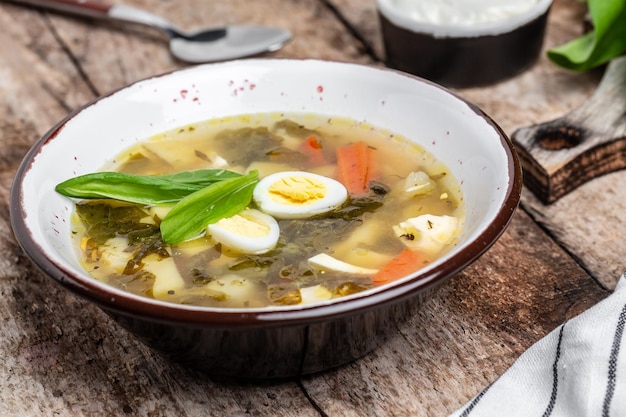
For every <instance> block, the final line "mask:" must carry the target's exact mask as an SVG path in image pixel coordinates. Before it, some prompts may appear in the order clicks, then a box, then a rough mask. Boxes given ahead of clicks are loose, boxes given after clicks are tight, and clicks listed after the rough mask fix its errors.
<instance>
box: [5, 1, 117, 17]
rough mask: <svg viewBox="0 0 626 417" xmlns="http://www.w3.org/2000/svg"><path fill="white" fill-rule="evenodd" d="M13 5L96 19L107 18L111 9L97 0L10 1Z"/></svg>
mask: <svg viewBox="0 0 626 417" xmlns="http://www.w3.org/2000/svg"><path fill="white" fill-rule="evenodd" d="M12 1H13V2H14V3H22V4H28V5H31V6H35V7H41V8H44V9H52V10H58V11H60V12H66V13H71V14H77V15H82V16H88V17H97V18H100V19H103V18H107V17H109V10H111V8H112V7H113V6H112V5H111V4H107V3H103V2H100V1H97V0H12Z"/></svg>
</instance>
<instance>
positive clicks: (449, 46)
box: [379, 4, 550, 88]
mask: <svg viewBox="0 0 626 417" xmlns="http://www.w3.org/2000/svg"><path fill="white" fill-rule="evenodd" d="M539 6H540V4H539V5H538V7H539ZM549 9H550V7H548V8H547V9H546V10H543V9H540V14H539V15H537V16H535V17H532V18H531V20H529V21H527V22H525V23H522V24H521V25H519V26H516V27H513V28H511V29H510V30H505V31H503V32H501V33H498V34H484V35H483V34H479V35H477V36H470V34H467V35H459V36H441V35H435V34H432V33H428V32H426V31H420V29H410V28H407V27H405V26H401V25H400V23H398V21H396V22H394V21H392V18H390V17H388V16H386V15H385V12H384V11H382V10H381V8H379V18H380V23H381V28H382V35H383V43H384V46H385V53H386V60H385V63H386V65H387V66H389V67H391V68H395V69H399V70H401V71H405V72H408V73H411V74H415V75H418V76H420V77H423V78H426V79H429V80H431V81H434V82H436V83H439V84H442V85H444V86H447V87H456V88H464V87H478V86H485V85H489V84H494V83H497V82H500V81H503V80H506V79H508V78H511V77H514V76H516V75H518V74H520V73H521V72H523V71H525V70H526V69H528V68H529V67H531V66H532V65H533V64H534V63H535V62H536V61H537V59H538V57H539V54H540V53H541V48H542V46H543V40H544V36H545V29H546V24H547V19H548V13H549ZM385 11H386V12H387V13H388V12H389V11H388V10H385ZM416 28H417V26H416ZM465 32H467V31H465ZM478 33H480V32H478Z"/></svg>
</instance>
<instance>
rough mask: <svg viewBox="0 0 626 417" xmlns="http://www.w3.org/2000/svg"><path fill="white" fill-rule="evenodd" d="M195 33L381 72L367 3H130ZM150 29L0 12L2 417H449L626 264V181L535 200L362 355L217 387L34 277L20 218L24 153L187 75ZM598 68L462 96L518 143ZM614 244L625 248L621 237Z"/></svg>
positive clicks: (591, 82) (576, 8)
mask: <svg viewBox="0 0 626 417" xmlns="http://www.w3.org/2000/svg"><path fill="white" fill-rule="evenodd" d="M127 4H129V5H133V6H137V7H142V8H146V9H149V10H153V11H155V12H157V13H159V14H161V15H164V16H167V17H168V18H169V19H170V20H172V21H173V22H175V23H177V24H179V25H180V26H182V27H185V28H190V29H193V28H199V27H203V26H210V25H218V24H222V23H233V24H234V23H254V24H264V25H271V26H280V27H285V28H288V29H289V30H291V31H292V32H293V33H294V35H295V38H294V40H293V42H291V43H290V44H289V45H287V46H286V47H285V48H284V49H282V50H280V51H278V52H276V53H273V54H271V55H270V56H275V57H292V58H319V59H326V60H337V61H350V62H357V63H362V64H367V65H375V66H381V65H382V57H383V56H384V52H383V50H382V41H381V38H380V28H379V24H378V19H377V15H376V10H375V4H374V0H213V1H211V2H208V1H206V0H181V1H173V0H128V1H127ZM583 15H584V10H583V9H582V6H581V4H580V3H578V2H577V1H576V0H557V1H556V2H555V5H554V7H553V9H552V12H551V15H550V20H549V27H548V33H547V39H546V44H545V48H548V47H551V46H554V45H557V44H560V43H562V42H564V41H565V40H568V39H571V38H573V37H574V36H577V35H578V34H579V33H580V32H581V30H582V17H583ZM183 66H184V64H183V63H181V62H177V61H176V60H174V59H173V58H172V57H171V56H170V55H169V53H168V50H167V48H166V47H165V44H164V43H163V40H162V38H161V37H160V36H157V35H155V34H154V33H153V32H152V31H150V30H146V29H144V28H138V27H130V26H127V25H126V26H124V25H121V24H108V23H105V22H99V21H90V20H81V19H76V18H72V17H68V16H64V15H59V14H54V13H48V12H42V11H40V10H35V9H31V8H26V7H22V6H19V5H15V4H12V3H6V2H0V114H1V116H0V147H1V152H0V326H1V334H0V398H2V401H0V415H2V416H22V415H24V416H53V415H64V416H65V415H84V416H98V415H132V416H207V415H208V416H221V415H229V416H240V415H241V416H244V415H251V416H404V415H413V416H418V415H419V416H426V415H428V416H446V415H447V414H448V413H450V412H452V411H454V410H455V409H457V408H458V407H460V406H461V405H463V404H464V403H465V402H466V401H467V400H468V399H470V398H471V397H472V396H473V395H475V394H476V393H477V392H478V391H479V390H480V389H481V388H483V387H484V386H486V385H487V384H489V383H490V382H492V381H494V380H495V379H496V378H497V377H498V376H499V375H501V374H502V373H503V372H504V371H505V370H506V369H507V368H508V367H509V366H510V365H511V364H512V363H513V362H514V361H515V359H516V358H517V357H518V356H519V355H520V354H521V353H522V352H523V351H524V350H525V349H527V348H528V347H529V346H530V345H531V344H533V343H534V342H535V341H537V340H538V339H540V338H541V337H542V336H544V335H546V334H547V333H548V332H550V331H551V330H552V329H554V328H555V327H556V326H558V325H559V324H560V323H562V322H563V321H564V320H566V319H568V318H570V317H572V316H574V315H576V314H579V313H580V312H582V311H584V310H585V309H587V308H589V307H590V306H592V305H594V304H595V303H597V302H598V301H599V300H601V299H603V298H605V297H606V296H607V295H609V294H610V291H611V290H612V288H613V287H614V285H615V283H616V280H617V278H618V276H619V275H620V273H621V272H622V270H623V269H625V268H626V267H625V264H624V259H626V245H625V244H624V241H623V237H624V236H626V187H625V186H624V185H623V184H624V183H626V171H618V172H615V173H613V174H609V175H606V176H603V177H601V178H598V179H596V180H593V181H591V182H589V183H587V184H585V185H583V186H582V187H580V188H578V189H577V190H575V191H574V192H572V193H571V194H568V195H566V196H565V197H563V198H562V199H561V200H559V201H557V202H555V203H554V204H551V205H549V206H546V205H543V204H542V203H541V202H540V201H539V200H538V199H537V198H536V197H535V196H534V195H533V194H532V193H531V192H530V191H528V190H524V192H523V197H522V203H521V206H520V209H519V210H518V211H517V212H516V214H515V215H514V217H513V220H512V222H511V225H510V226H509V228H508V229H507V230H506V232H505V233H504V235H503V236H502V237H501V239H500V240H499V241H498V242H497V243H496V244H495V245H494V246H493V247H492V248H491V249H490V250H489V251H488V252H487V253H486V254H485V255H483V256H482V257H481V258H480V259H479V260H478V261H477V262H475V263H474V264H473V265H472V266H471V267H469V268H467V269H466V270H465V271H463V272H462V273H460V274H458V275H457V276H455V277H454V278H452V279H451V280H450V281H449V284H446V285H445V286H444V287H443V288H442V289H441V290H440V291H439V292H438V293H437V294H436V296H435V297H434V298H433V299H431V300H430V301H428V302H427V303H426V304H425V305H424V306H423V308H422V309H421V310H420V311H419V312H418V313H417V314H416V315H415V316H414V317H412V318H411V319H410V320H409V321H408V322H406V323H404V324H403V325H401V326H399V327H398V329H397V332H396V333H395V336H393V337H391V338H390V339H389V340H388V341H387V342H386V343H385V344H384V345H383V346H381V347H380V348H378V349H377V350H375V351H374V352H372V353H371V354H369V355H367V356H366V357H364V358H362V359H360V360H358V361H356V362H353V363H351V364H348V365H345V366H343V367H341V368H339V369H335V370H331V371H328V372H325V373H322V374H318V375H311V376H306V377H302V378H297V379H293V380H285V381H270V382H233V381H220V380H217V379H213V378H210V377H207V376H204V375H199V374H197V373H195V372H193V371H191V370H186V369H181V368H180V367H178V366H177V365H174V364H172V363H169V362H167V361H165V360H163V359H162V358H160V357H158V356H155V355H154V354H153V353H152V352H151V351H150V350H148V349H147V348H146V347H144V346H143V345H142V344H140V343H139V342H137V341H136V340H135V339H134V338H132V337H130V336H129V335H128V334H126V333H125V331H123V330H122V329H121V328H120V327H119V326H118V325H117V324H116V323H114V322H113V321H112V320H111V319H109V318H108V316H106V315H105V314H104V313H102V312H101V311H100V310H99V309H97V308H95V307H93V306H92V305H89V304H87V303H85V302H83V301H82V300H80V299H77V298H76V297H74V296H73V295H70V294H69V293H67V292H66V291H65V290H63V289H62V288H60V287H59V286H57V285H56V284H55V283H53V282H52V280H50V279H48V278H46V277H45V276H43V275H42V274H41V273H39V272H38V271H37V270H36V269H35V268H34V266H33V265H32V264H31V263H30V261H29V260H28V259H27V258H26V257H25V255H24V254H23V253H22V251H21V249H20V248H19V246H18V244H17V242H16V239H15V238H14V236H13V234H12V231H11V227H10V222H9V208H8V207H9V192H10V188H11V184H12V180H13V176H14V174H15V170H16V169H17V166H18V164H19V163H20V160H21V159H22V157H23V156H24V154H25V153H26V151H27V150H28V149H29V147H30V146H31V145H32V144H33V143H34V142H35V141H36V140H37V139H38V138H39V137H40V136H42V135H43V134H44V133H45V132H46V131H47V130H48V129H49V128H51V127H52V126H53V125H54V124H55V123H56V122H57V121H59V120H60V119H62V118H63V117H64V116H65V115H66V114H67V113H68V112H70V111H72V110H73V109H76V108H77V107H79V106H81V105H82V104H84V103H86V102H87V101H89V100H91V99H92V98H94V97H96V96H99V95H101V94H104V93H106V92H107V91H109V90H112V89H116V88H119V87H122V86H124V85H126V84H128V83H130V82H133V81H135V80H138V79H141V78H145V77H149V76H151V75H154V74H158V73H162V72H166V71H170V70H173V69H176V68H180V67H183ZM600 75H601V74H600V73H599V72H597V71H596V72H592V73H585V74H578V73H571V72H568V71H565V70H563V69H560V68H558V67H555V66H554V65H553V64H551V63H550V62H549V61H548V60H547V59H546V58H545V55H544V56H542V57H541V59H540V60H539V62H538V63H537V64H536V65H535V66H534V67H533V68H532V69H530V70H529V71H527V72H525V73H524V74H522V75H520V76H518V77H516V78H514V79H511V80H509V81H506V82H503V83H500V84H497V85H494V86H490V87H485V88H474V89H466V90H458V91H457V92H458V93H459V94H460V95H462V96H464V97H465V98H467V99H469V100H470V101H473V102H474V103H476V104H477V105H479V106H480V107H481V108H483V110H485V111H486V112H487V113H488V114H490V115H491V116H492V117H493V118H494V119H495V120H496V121H497V122H498V123H499V124H500V125H501V126H502V127H503V128H504V129H505V131H507V132H508V133H509V134H512V132H513V131H515V129H517V128H519V127H522V126H525V125H529V124H534V123H538V122H542V121H546V120H551V119H553V118H556V117H558V116H560V115H562V114H564V113H565V112H568V111H570V110H572V109H574V108H576V107H577V106H579V105H580V104H581V103H583V102H584V101H585V100H586V99H587V98H588V97H589V96H590V94H591V93H592V92H593V91H594V89H595V87H596V85H597V83H598V81H599V78H600ZM620 237H621V241H620Z"/></svg>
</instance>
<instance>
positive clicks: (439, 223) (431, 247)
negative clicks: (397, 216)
mask: <svg viewBox="0 0 626 417" xmlns="http://www.w3.org/2000/svg"><path fill="white" fill-rule="evenodd" d="M458 228H459V219H457V218H456V217H452V216H435V215H432V214H424V215H422V216H417V217H413V218H410V219H407V220H405V221H403V222H401V223H400V224H397V225H395V226H393V231H394V233H395V234H396V236H398V238H400V239H401V240H402V242H403V243H404V244H405V246H407V247H409V248H411V249H414V250H422V251H424V252H427V253H430V254H433V255H434V254H437V253H439V252H440V251H441V250H442V249H443V248H444V246H446V245H447V244H449V243H450V242H452V240H453V239H454V238H455V236H456V235H457V231H458Z"/></svg>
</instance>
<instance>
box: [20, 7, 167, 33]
mask: <svg viewBox="0 0 626 417" xmlns="http://www.w3.org/2000/svg"><path fill="white" fill-rule="evenodd" d="M11 1H13V2H15V3H22V4H28V5H31V6H36V7H41V8H44V9H52V10H57V11H60V12H65V13H70V14H74V15H80V16H87V17H95V18H98V19H113V20H120V21H123V22H130V23H137V24H140V25H145V26H151V27H154V28H157V29H160V30H163V31H166V32H172V31H177V30H178V29H176V28H175V27H173V25H172V24H171V23H170V22H169V21H167V20H166V19H164V18H162V17H160V16H157V15H155V14H153V13H150V12H147V11H145V10H141V9H138V8H135V7H131V6H125V5H122V4H108V3H105V2H101V1H98V0H11Z"/></svg>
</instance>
